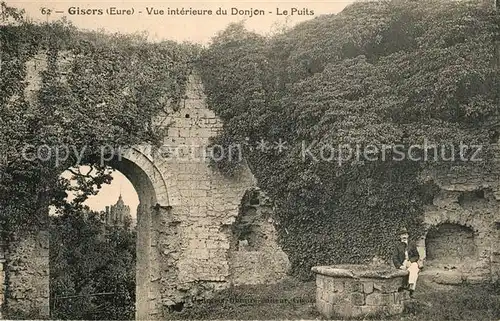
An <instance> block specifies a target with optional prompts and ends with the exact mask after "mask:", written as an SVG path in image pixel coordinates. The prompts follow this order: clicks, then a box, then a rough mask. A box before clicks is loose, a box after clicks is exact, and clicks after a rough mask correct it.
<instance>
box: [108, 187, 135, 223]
mask: <svg viewBox="0 0 500 321" xmlns="http://www.w3.org/2000/svg"><path fill="white" fill-rule="evenodd" d="M131 222H132V215H131V214H130V206H128V205H125V203H124V202H123V198H122V195H121V194H120V196H119V197H118V201H117V202H116V204H115V205H111V206H106V216H105V223H106V224H108V225H112V226H122V227H124V226H125V225H126V224H127V223H128V224H130V223H131Z"/></svg>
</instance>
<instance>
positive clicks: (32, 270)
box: [6, 53, 289, 320]
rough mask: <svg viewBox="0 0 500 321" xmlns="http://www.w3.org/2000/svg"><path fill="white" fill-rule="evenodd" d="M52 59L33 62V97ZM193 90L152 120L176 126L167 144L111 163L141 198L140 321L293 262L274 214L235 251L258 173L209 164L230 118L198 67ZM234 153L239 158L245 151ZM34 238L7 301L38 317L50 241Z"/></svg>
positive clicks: (43, 310) (277, 273) (20, 258)
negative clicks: (247, 247)
mask: <svg viewBox="0 0 500 321" xmlns="http://www.w3.org/2000/svg"><path fill="white" fill-rule="evenodd" d="M61 55H64V53H61ZM46 58H47V57H46V56H45V55H40V56H38V57H36V59H35V60H33V61H30V62H28V70H27V71H28V76H27V77H28V79H27V81H28V83H27V87H26V90H27V97H33V96H34V94H36V91H37V90H38V89H39V86H40V79H41V78H40V75H39V73H40V72H41V71H43V69H44V68H45V66H46V65H47V64H46ZM36 64H38V65H40V66H39V67H37V66H35V65H36ZM65 66H66V67H67V66H69V65H68V64H67V63H65ZM61 71H64V70H61ZM185 97H186V98H184V99H183V100H182V101H181V103H180V105H179V106H177V107H179V108H175V110H174V108H173V107H174V106H170V105H167V106H165V111H166V113H164V114H160V115H158V116H157V117H156V119H155V120H154V123H155V124H158V125H160V126H167V125H169V128H168V131H167V135H166V137H164V140H163V142H164V145H163V146H161V147H160V148H159V150H154V149H152V148H151V146H149V145H141V146H134V147H132V148H127V149H124V150H122V151H121V153H120V154H119V155H118V156H117V157H116V159H114V160H112V161H110V163H109V165H110V166H112V167H114V168H115V169H116V170H119V171H120V172H122V173H123V174H125V176H127V177H128V178H129V180H130V181H131V183H132V184H133V185H134V187H135V189H136V191H137V193H138V196H139V201H140V205H139V208H138V211H137V212H138V223H137V226H138V228H137V231H138V235H137V274H136V281H137V282H136V284H137V290H136V298H137V302H136V310H137V314H136V318H137V319H142V320H146V319H164V318H166V316H167V315H168V313H169V311H170V309H171V307H172V306H174V305H175V304H176V303H179V302H185V303H186V304H188V305H189V303H190V302H191V301H192V300H194V299H199V298H205V297H209V296H210V295H211V294H213V292H214V291H219V290H222V289H224V288H228V287H229V286H231V284H257V283H270V282H277V281H279V280H280V279H281V278H283V277H284V276H285V274H286V271H287V269H288V266H289V262H288V258H287V256H286V254H285V253H284V252H283V251H282V250H281V248H280V247H279V245H278V244H277V237H276V231H275V228H274V226H273V223H272V221H271V220H269V218H270V217H267V216H266V218H265V220H264V219H263V220H262V222H261V223H262V224H259V226H258V228H259V229H258V230H257V231H256V232H257V233H255V234H256V235H260V233H263V234H264V236H265V237H263V238H261V239H259V240H258V241H259V243H258V244H257V247H256V248H253V249H251V251H241V252H240V251H239V250H238V249H237V248H235V246H234V244H235V242H237V241H238V240H236V239H235V235H233V234H232V232H231V227H232V226H233V225H234V224H236V221H237V218H238V217H239V216H240V214H241V213H239V208H240V205H242V199H243V198H244V196H245V193H246V192H247V191H248V190H250V189H253V188H254V187H255V178H254V177H253V175H252V173H251V172H250V170H249V169H248V168H244V169H243V170H242V171H241V172H240V174H239V175H238V176H237V177H235V178H232V179H228V178H225V177H223V176H222V175H221V174H220V173H219V172H217V171H216V170H213V169H212V168H210V167H209V157H210V156H211V154H210V152H209V151H207V148H206V147H207V146H208V144H209V139H210V137H213V136H215V135H216V134H217V133H218V131H219V130H220V129H221V127H222V122H221V120H220V119H219V118H218V117H217V116H216V115H215V114H214V112H213V111H211V110H210V109H208V108H207V105H206V97H205V95H204V93H203V86H202V84H201V80H200V79H199V77H197V76H196V75H194V74H193V75H191V76H190V77H189V81H188V83H187V88H186V96H185ZM226 152H228V153H234V154H231V155H234V156H235V157H237V155H238V150H237V148H236V149H231V150H228V151H226ZM265 207H266V206H261V207H259V208H257V209H256V210H257V211H258V215H257V216H258V217H259V218H260V217H261V216H262V217H263V216H265V215H268V216H270V214H272V213H268V212H266V213H264V210H263V209H264V208H265ZM266 211H269V208H266ZM260 214H262V215H261V216H259V215H260ZM264 214H265V215H264ZM46 239H47V240H48V237H46ZM32 241H33V240H31V239H30V238H26V239H25V240H24V242H21V243H19V246H15V247H14V251H12V253H11V255H12V256H13V257H15V259H16V262H19V263H16V264H11V265H10V266H9V267H8V269H9V273H10V275H11V278H10V282H9V284H8V287H9V291H8V293H10V295H9V296H8V297H7V298H6V301H7V304H8V306H10V307H12V308H19V310H22V311H25V312H27V313H28V312H30V311H31V310H33V311H35V310H36V311H35V312H36V313H38V314H36V317H35V318H43V317H45V314H47V308H48V306H49V305H48V290H47V291H38V289H41V288H44V286H45V285H47V289H48V246H47V247H43V249H42V250H41V249H39V248H38V247H37V245H36V244H35V242H34V241H33V242H32ZM44 242H45V241H44ZM42 243H43V242H42ZM253 245H255V244H253ZM40 255H41V256H40ZM10 262H12V261H10ZM39 283H40V284H41V285H40V286H38V285H37V284H39Z"/></svg>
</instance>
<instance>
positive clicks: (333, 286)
mask: <svg viewBox="0 0 500 321" xmlns="http://www.w3.org/2000/svg"><path fill="white" fill-rule="evenodd" d="M312 271H313V272H314V273H316V308H317V309H318V311H319V312H320V313H321V314H322V315H323V316H324V317H326V318H342V319H343V318H351V317H360V316H365V315H372V316H381V315H394V314H400V313H402V312H403V309H404V302H405V301H406V300H408V299H409V294H408V292H407V291H402V287H403V285H404V284H405V277H406V276H407V274H408V272H406V271H402V270H396V269H393V268H388V267H374V266H365V265H332V266H316V267H313V268H312Z"/></svg>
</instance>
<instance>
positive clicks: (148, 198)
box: [50, 151, 166, 319]
mask: <svg viewBox="0 0 500 321" xmlns="http://www.w3.org/2000/svg"><path fill="white" fill-rule="evenodd" d="M128 156H133V157H129V158H126V157H122V155H121V156H120V157H115V158H114V159H112V160H111V161H109V162H107V163H106V165H107V166H108V167H110V168H112V169H113V170H115V171H116V172H119V173H120V174H122V175H123V176H124V177H126V180H128V182H129V183H130V184H131V186H132V189H133V190H135V193H136V195H135V196H136V199H137V202H136V205H137V203H138V205H137V207H136V208H137V210H136V211H135V208H134V209H133V210H132V211H133V212H136V218H137V223H136V224H132V226H131V227H132V228H130V232H132V233H133V234H134V243H135V244H132V246H133V249H132V250H133V252H134V253H133V254H134V256H135V257H134V261H135V264H133V265H131V269H132V270H131V273H132V274H133V277H134V281H135V286H134V288H135V291H132V292H134V293H133V296H134V299H133V301H134V302H133V303H134V304H133V306H132V311H131V315H129V316H128V317H126V319H134V318H135V319H147V318H149V302H148V295H149V289H150V278H149V276H150V271H151V269H152V267H151V265H152V264H154V263H152V261H154V259H153V256H154V253H152V251H151V246H152V243H153V242H154V240H152V238H154V237H155V234H154V233H153V232H152V231H151V226H152V220H154V218H153V216H154V215H153V214H154V212H155V205H157V204H158V202H157V200H158V197H157V191H158V190H161V187H162V186H161V182H162V181H161V180H159V179H158V174H157V173H155V167H154V164H152V162H150V161H149V160H148V159H147V158H146V157H145V156H144V155H142V154H141V153H138V152H137V151H134V152H132V153H130V152H129V155H128ZM63 175H64V174H63ZM114 182H115V180H113V181H112V182H111V184H110V185H113V184H114ZM110 185H105V186H106V187H107V186H110ZM159 187H160V188H159ZM101 190H102V188H101ZM115 190H116V186H115ZM161 194H162V196H163V197H164V198H166V193H165V192H163V193H161ZM108 198H109V199H106V197H104V199H105V202H107V203H108V204H107V205H109V207H110V209H111V212H112V213H111V214H112V215H111V216H112V218H115V219H108V216H110V213H108V208H106V211H101V213H100V219H101V222H102V223H103V224H104V225H113V228H116V227H117V224H108V223H111V221H113V223H116V222H117V220H116V219H117V218H119V217H121V216H120V215H121V214H116V213H114V212H117V211H118V210H117V208H118V207H121V208H126V207H127V205H128V204H122V203H124V201H123V200H121V191H120V199H119V200H118V202H117V199H116V198H115V197H111V196H109V197H108ZM120 200H121V201H120ZM120 202H121V203H120ZM101 203H102V201H101ZM115 203H116V204H115ZM119 203H120V204H119ZM162 203H164V202H162ZM113 204H114V205H113ZM84 205H88V204H87V202H85V203H84ZM89 212H90V211H89ZM92 212H94V214H95V213H98V212H99V211H96V210H94V211H92ZM118 212H119V211H118ZM111 216H110V217H111ZM115 216H116V217H115ZM118 225H119V224H118ZM134 225H135V226H134ZM109 234H110V232H109V231H108V230H107V229H106V232H105V233H104V234H103V235H99V237H103V238H108V237H109ZM106 242H108V243H109V240H106ZM96 250H98V249H96ZM103 259H104V258H103ZM109 259H110V261H113V260H112V259H111V258H109ZM152 259H153V260H152ZM122 263H123V262H121V263H118V264H122ZM51 270H52V269H51ZM51 280H52V277H51ZM121 290H122V291H121V292H124V291H125V292H126V291H129V292H130V291H131V289H130V288H129V289H121ZM79 291H83V292H85V291H86V290H85V289H82V288H79ZM87 292H88V291H87ZM91 292H92V291H91ZM93 292H95V291H93ZM105 292H106V291H105ZM107 292H109V291H107ZM130 293H131V292H130ZM130 293H129V294H130ZM97 294H99V295H101V294H102V293H97ZM97 294H96V293H84V295H86V296H87V297H88V296H89V295H90V296H92V295H97ZM108 294H109V295H110V296H112V294H111V293H108ZM102 295H104V294H102ZM114 295H115V296H116V295H117V293H115V294H114ZM60 300H61V298H60V297H59V301H60ZM115 301H116V300H115ZM113 302H114V301H113ZM56 303H57V300H54V299H53V298H52V300H51V304H50V307H51V310H53V309H54V308H55V304H56ZM59 304H60V302H59ZM108 309H112V307H108ZM51 314H52V315H53V313H51ZM84 318H85V319H95V318H94V317H93V316H92V314H91V313H90V314H89V313H87V314H85V317H84ZM123 318H124V317H121V319H123ZM97 319H102V317H98V318H97Z"/></svg>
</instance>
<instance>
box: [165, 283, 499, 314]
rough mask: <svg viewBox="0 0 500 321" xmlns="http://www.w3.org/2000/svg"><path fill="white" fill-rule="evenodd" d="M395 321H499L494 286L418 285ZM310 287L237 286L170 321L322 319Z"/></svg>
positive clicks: (496, 292)
mask: <svg viewBox="0 0 500 321" xmlns="http://www.w3.org/2000/svg"><path fill="white" fill-rule="evenodd" d="M417 290H418V292H417V291H416V292H415V299H414V300H412V301H411V302H408V304H406V306H405V312H404V314H403V315H401V316H395V317H391V318H384V319H386V320H400V321H417V320H418V321H427V320H429V321H431V320H432V321H435V320H500V288H499V286H498V284H497V285H491V284H486V285H460V286H439V285H437V284H433V283H426V282H423V281H422V282H420V283H419V285H418V289H417ZM315 297H316V284H315V282H314V281H312V282H300V281H298V280H295V279H293V278H288V279H285V280H283V281H281V282H279V283H277V284H270V285H254V286H238V287H234V288H232V289H228V290H225V291H222V292H219V293H217V294H216V296H215V297H214V298H213V299H212V300H211V301H205V302H201V303H196V304H194V305H193V306H192V307H185V308H184V309H183V310H182V311H181V312H176V313H175V315H173V316H172V317H173V318H175V319H226V320H227V319H233V320H234V319H238V320H273V319H279V320H283V319H308V320H312V319H323V318H322V317H321V316H320V315H319V313H318V312H317V311H316V308H315Z"/></svg>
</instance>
